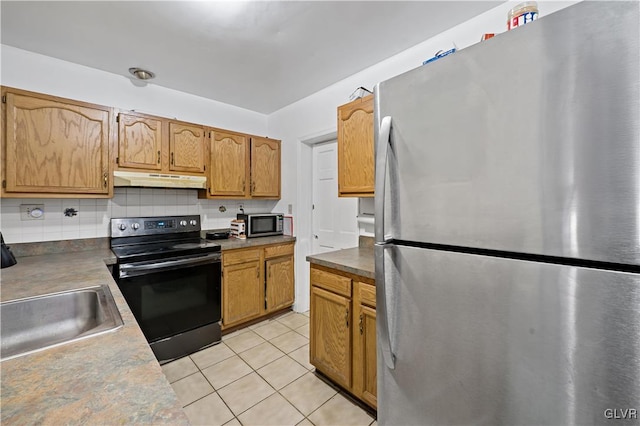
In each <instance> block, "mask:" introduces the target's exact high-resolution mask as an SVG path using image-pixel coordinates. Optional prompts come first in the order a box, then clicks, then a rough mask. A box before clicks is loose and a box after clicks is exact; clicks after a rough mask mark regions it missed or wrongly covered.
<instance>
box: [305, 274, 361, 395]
mask: <svg viewBox="0 0 640 426" xmlns="http://www.w3.org/2000/svg"><path fill="white" fill-rule="evenodd" d="M350 310H351V299H349V298H347V297H344V296H342V295H339V294H336V293H332V292H330V291H326V290H323V289H321V288H319V287H315V286H312V287H311V315H310V317H311V321H310V324H311V326H310V327H311V328H310V336H311V341H310V345H309V356H310V360H311V364H313V365H315V366H316V368H317V369H319V370H320V371H322V373H324V374H325V375H327V376H329V377H330V378H331V379H333V380H335V381H336V383H338V384H339V385H342V386H344V387H346V388H349V387H351V344H350V341H351V336H350V334H351V333H350V329H349V314H350Z"/></svg>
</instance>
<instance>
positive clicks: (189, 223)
mask: <svg viewBox="0 0 640 426" xmlns="http://www.w3.org/2000/svg"><path fill="white" fill-rule="evenodd" d="M200 229H201V228H200V216H165V217H127V218H117V219H111V237H112V238H118V237H134V236H143V235H157V234H172V233H181V232H194V231H200Z"/></svg>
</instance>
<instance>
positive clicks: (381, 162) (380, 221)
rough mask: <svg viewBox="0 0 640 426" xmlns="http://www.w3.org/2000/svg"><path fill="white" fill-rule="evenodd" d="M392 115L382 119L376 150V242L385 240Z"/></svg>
mask: <svg viewBox="0 0 640 426" xmlns="http://www.w3.org/2000/svg"><path fill="white" fill-rule="evenodd" d="M390 136H391V116H386V117H384V118H382V120H381V121H380V129H379V132H378V141H377V145H376V148H377V151H376V176H375V177H376V179H375V188H376V191H375V192H376V195H375V206H374V207H375V213H376V216H375V218H376V219H375V224H374V226H375V237H376V242H378V243H382V242H384V241H385V236H384V201H385V196H386V188H385V182H386V179H385V177H386V175H387V160H388V158H389V145H391V139H390Z"/></svg>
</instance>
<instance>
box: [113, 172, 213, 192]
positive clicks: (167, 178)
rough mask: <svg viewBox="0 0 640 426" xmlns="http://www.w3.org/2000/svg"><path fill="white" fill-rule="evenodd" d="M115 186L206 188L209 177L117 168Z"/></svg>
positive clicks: (114, 177)
mask: <svg viewBox="0 0 640 426" xmlns="http://www.w3.org/2000/svg"><path fill="white" fill-rule="evenodd" d="M113 186H135V187H143V188H190V189H205V188H206V187H207V178H205V177H203V176H187V175H169V174H160V173H140V172H123V171H121V170H116V171H114V172H113Z"/></svg>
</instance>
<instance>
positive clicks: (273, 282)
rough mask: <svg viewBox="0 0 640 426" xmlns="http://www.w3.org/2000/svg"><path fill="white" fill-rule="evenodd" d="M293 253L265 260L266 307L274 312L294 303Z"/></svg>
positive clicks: (268, 310)
mask: <svg viewBox="0 0 640 426" xmlns="http://www.w3.org/2000/svg"><path fill="white" fill-rule="evenodd" d="M293 271H294V269H293V255H292V256H282V257H277V258H274V259H267V260H265V272H266V275H267V276H266V286H265V290H264V291H265V309H266V310H267V312H274V311H278V310H280V309H283V308H286V307H287V306H291V305H293V300H294V298H295V294H294V286H293V285H292V284H293V273H294V272H293Z"/></svg>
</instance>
